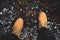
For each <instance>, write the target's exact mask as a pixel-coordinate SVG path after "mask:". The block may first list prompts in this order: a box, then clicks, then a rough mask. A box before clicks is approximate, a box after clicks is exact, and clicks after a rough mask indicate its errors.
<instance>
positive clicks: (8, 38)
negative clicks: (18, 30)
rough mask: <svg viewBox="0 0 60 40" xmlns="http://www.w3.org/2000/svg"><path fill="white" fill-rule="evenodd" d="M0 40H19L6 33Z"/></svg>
mask: <svg viewBox="0 0 60 40" xmlns="http://www.w3.org/2000/svg"><path fill="white" fill-rule="evenodd" d="M0 39H1V40H19V38H18V37H17V36H16V35H14V34H12V33H7V34H5V35H2V36H1V37H0Z"/></svg>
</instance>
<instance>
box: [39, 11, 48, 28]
mask: <svg viewBox="0 0 60 40" xmlns="http://www.w3.org/2000/svg"><path fill="white" fill-rule="evenodd" d="M38 22H39V27H38V28H41V27H46V28H47V16H46V14H45V12H40V14H39V16H38Z"/></svg>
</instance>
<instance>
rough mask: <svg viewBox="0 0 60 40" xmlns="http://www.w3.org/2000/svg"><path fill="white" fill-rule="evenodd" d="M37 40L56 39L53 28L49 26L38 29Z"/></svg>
mask: <svg viewBox="0 0 60 40" xmlns="http://www.w3.org/2000/svg"><path fill="white" fill-rule="evenodd" d="M37 40H55V37H54V36H53V33H52V31H51V30H49V29H47V28H41V29H39V30H38V37H37Z"/></svg>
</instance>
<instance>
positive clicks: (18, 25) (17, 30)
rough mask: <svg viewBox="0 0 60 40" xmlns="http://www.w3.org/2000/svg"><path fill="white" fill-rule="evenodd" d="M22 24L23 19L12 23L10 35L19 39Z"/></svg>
mask: <svg viewBox="0 0 60 40" xmlns="http://www.w3.org/2000/svg"><path fill="white" fill-rule="evenodd" d="M23 23H24V21H23V19H22V18H18V19H17V20H16V22H15V23H14V25H13V28H12V29H13V31H12V33H13V34H15V35H17V36H18V37H20V34H21V30H22V28H23Z"/></svg>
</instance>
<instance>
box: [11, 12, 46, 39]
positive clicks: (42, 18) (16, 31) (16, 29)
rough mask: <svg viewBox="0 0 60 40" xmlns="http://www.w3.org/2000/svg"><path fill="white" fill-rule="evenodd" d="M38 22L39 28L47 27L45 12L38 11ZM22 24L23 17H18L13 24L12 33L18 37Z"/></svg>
mask: <svg viewBox="0 0 60 40" xmlns="http://www.w3.org/2000/svg"><path fill="white" fill-rule="evenodd" d="M38 22H39V26H38V28H39V29H40V28H42V27H45V28H47V16H46V14H45V12H40V14H39V16H38ZM23 25H24V20H23V18H18V19H17V20H16V22H15V23H14V25H13V28H12V29H13V30H12V33H13V34H15V35H17V36H18V38H19V37H20V34H21V31H22V28H23Z"/></svg>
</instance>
